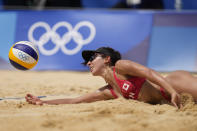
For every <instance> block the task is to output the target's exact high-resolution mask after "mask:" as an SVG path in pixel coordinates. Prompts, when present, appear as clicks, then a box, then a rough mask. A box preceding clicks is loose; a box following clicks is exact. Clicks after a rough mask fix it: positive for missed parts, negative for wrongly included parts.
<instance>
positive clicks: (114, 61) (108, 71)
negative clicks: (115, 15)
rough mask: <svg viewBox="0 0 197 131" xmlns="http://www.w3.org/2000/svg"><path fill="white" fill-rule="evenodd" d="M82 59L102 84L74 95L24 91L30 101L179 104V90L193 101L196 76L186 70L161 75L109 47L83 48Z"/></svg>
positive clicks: (31, 102) (196, 83)
mask: <svg viewBox="0 0 197 131" xmlns="http://www.w3.org/2000/svg"><path fill="white" fill-rule="evenodd" d="M82 57H83V59H84V60H85V62H84V63H83V64H84V65H87V66H88V67H89V69H90V71H91V73H92V75H93V76H101V77H102V78H103V79H104V80H105V81H106V83H107V84H106V85H105V86H104V87H101V88H100V89H98V90H97V91H95V92H92V93H89V94H86V95H83V96H80V97H76V98H65V99H55V100H47V101H43V100H41V99H39V98H38V97H36V96H34V95H32V94H27V95H26V101H27V102H28V103H30V104H36V105H42V104H75V103H82V102H94V101H99V100H109V99H116V98H118V97H124V98H125V99H134V100H138V101H143V102H147V103H152V104H159V103H161V102H164V103H165V102H166V103H171V104H172V105H174V106H175V107H177V108H179V107H180V106H181V104H180V94H181V93H184V92H185V93H189V94H191V95H192V96H193V98H194V99H195V101H197V77H194V76H192V75H191V74H190V73H189V72H186V71H174V72H171V73H170V74H169V75H168V76H166V77H163V76H161V75H160V74H159V73H158V72H156V71H154V70H152V69H150V68H147V67H145V66H143V65H140V64H138V63H135V62H133V61H130V60H121V55H120V53H119V52H118V51H116V50H114V49H112V48H110V47H101V48H98V49H97V50H84V51H83V52H82Z"/></svg>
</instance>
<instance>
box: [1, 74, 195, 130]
mask: <svg viewBox="0 0 197 131" xmlns="http://www.w3.org/2000/svg"><path fill="white" fill-rule="evenodd" d="M103 85H105V82H104V81H103V79H101V78H100V77H92V76H91V74H90V73H87V72H78V73H77V72H66V71H54V72H52V71H43V72H34V71H25V72H23V71H0V97H24V96H25V94H27V93H32V94H35V95H46V96H47V97H46V98H43V99H56V98H65V97H67V98H69V97H76V96H79V95H83V94H85V93H88V92H92V91H95V90H96V89H97V88H99V87H101V86H103ZM182 100H183V104H184V107H183V108H182V109H180V110H177V109H176V108H174V107H172V106H170V105H167V104H163V105H150V104H147V103H143V102H138V101H134V100H124V99H122V98H119V99H116V100H108V101H98V102H94V103H82V104H66V105H43V106H35V105H30V104H27V103H26V102H25V100H24V99H21V100H1V101H0V131H49V130H50V131H58V130H66V131H142V130H144V131H197V105H196V104H194V102H193V99H192V98H191V97H190V96H189V95H187V94H184V95H182Z"/></svg>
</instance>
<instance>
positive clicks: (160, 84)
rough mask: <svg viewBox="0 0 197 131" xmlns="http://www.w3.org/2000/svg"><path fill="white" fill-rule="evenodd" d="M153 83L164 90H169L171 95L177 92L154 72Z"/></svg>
mask: <svg viewBox="0 0 197 131" xmlns="http://www.w3.org/2000/svg"><path fill="white" fill-rule="evenodd" d="M151 76H152V77H153V78H152V80H153V81H152V82H155V83H156V84H158V85H159V86H160V87H163V88H164V89H166V90H167V92H169V93H170V94H172V93H174V92H176V91H175V90H174V88H172V86H171V85H170V84H169V83H168V82H167V81H166V80H165V79H164V78H163V77H162V76H161V75H160V74H159V73H157V72H155V71H152V75H151Z"/></svg>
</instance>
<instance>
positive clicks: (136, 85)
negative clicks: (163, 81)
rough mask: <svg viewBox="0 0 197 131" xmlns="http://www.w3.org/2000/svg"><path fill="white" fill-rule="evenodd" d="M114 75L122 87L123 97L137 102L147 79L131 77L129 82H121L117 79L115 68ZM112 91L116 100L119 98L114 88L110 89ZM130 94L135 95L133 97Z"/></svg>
mask: <svg viewBox="0 0 197 131" xmlns="http://www.w3.org/2000/svg"><path fill="white" fill-rule="evenodd" d="M113 75H114V78H115V80H116V82H117V84H118V86H119V87H120V91H121V93H122V95H123V96H124V97H125V98H127V99H134V100H136V99H137V98H138V95H139V92H140V89H141V87H142V85H143V84H144V82H145V81H146V79H145V78H140V77H131V78H129V79H128V80H120V79H118V78H117V76H116V74H115V68H113ZM110 91H111V93H112V95H113V96H114V97H115V98H117V97H118V96H117V95H116V94H115V92H114V90H113V89H112V88H110ZM130 93H133V94H134V95H133V96H132V97H131V96H130Z"/></svg>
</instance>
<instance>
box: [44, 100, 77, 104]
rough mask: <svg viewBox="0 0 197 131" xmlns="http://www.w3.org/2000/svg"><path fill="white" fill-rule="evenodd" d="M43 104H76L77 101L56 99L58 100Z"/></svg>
mask: <svg viewBox="0 0 197 131" xmlns="http://www.w3.org/2000/svg"><path fill="white" fill-rule="evenodd" d="M42 103H43V104H49V105H59V104H76V103H77V101H76V100H75V99H56V100H46V101H42Z"/></svg>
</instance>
